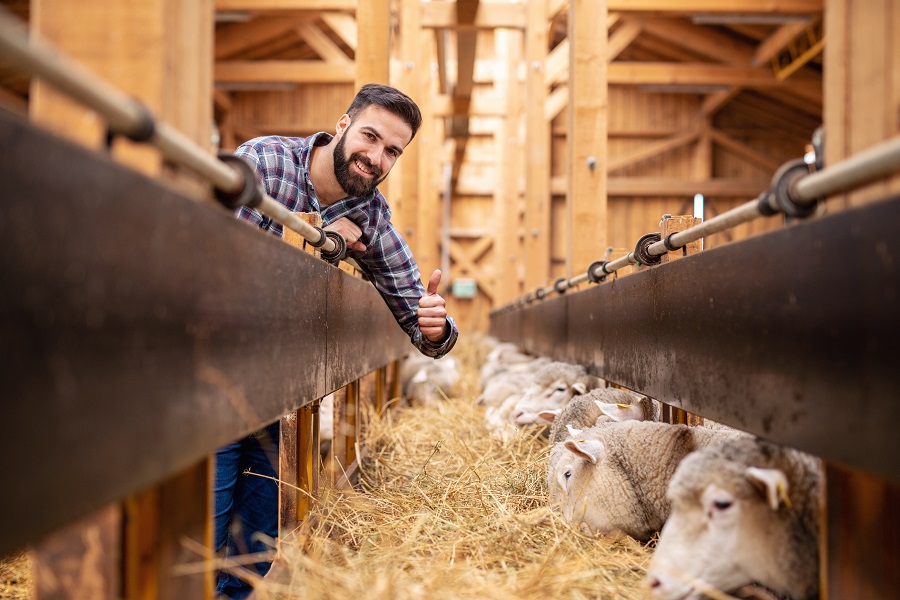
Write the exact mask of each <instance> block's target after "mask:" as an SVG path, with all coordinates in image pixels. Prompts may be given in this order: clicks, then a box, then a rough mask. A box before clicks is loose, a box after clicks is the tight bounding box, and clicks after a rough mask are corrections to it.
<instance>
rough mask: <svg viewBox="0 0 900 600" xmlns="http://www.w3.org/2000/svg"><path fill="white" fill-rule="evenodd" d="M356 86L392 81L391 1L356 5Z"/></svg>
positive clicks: (374, 1)
mask: <svg viewBox="0 0 900 600" xmlns="http://www.w3.org/2000/svg"><path fill="white" fill-rule="evenodd" d="M356 29H357V31H359V32H360V35H359V38H358V42H357V47H356V89H359V88H360V87H361V86H362V85H363V84H366V83H385V84H386V83H388V82H389V81H390V76H391V74H390V64H391V63H390V59H391V55H390V44H391V9H390V2H389V1H388V0H371V1H367V2H360V3H359V4H358V5H357V7H356Z"/></svg>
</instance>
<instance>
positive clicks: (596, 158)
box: [566, 0, 608, 276]
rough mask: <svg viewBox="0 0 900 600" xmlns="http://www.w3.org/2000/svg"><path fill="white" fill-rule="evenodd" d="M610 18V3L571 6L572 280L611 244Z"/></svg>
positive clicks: (590, 0) (576, 0)
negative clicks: (608, 133)
mask: <svg viewBox="0 0 900 600" xmlns="http://www.w3.org/2000/svg"><path fill="white" fill-rule="evenodd" d="M606 20H607V5H606V2H605V1H602V0H601V1H597V0H571V1H570V2H569V51H570V55H569V107H568V111H569V113H568V132H567V149H568V179H569V186H568V198H567V203H568V222H569V227H568V228H567V229H568V232H569V235H568V248H569V251H568V252H567V253H566V254H567V258H568V264H567V268H566V271H567V275H568V276H571V275H572V274H573V273H574V272H576V271H578V272H580V271H581V270H582V269H586V268H587V266H588V265H589V264H591V263H592V262H593V261H594V260H596V259H597V256H599V255H600V254H602V252H603V250H604V249H605V248H606V245H607V243H606V239H607V236H608V233H607V231H606V227H607V217H606V203H607V198H606V183H607V178H606V156H607V151H606V147H607V140H606V129H607V123H606V120H607V112H608V101H607V99H608V91H607V58H606V55H607V49H606V47H607V32H606V26H605V25H604V24H605V23H606Z"/></svg>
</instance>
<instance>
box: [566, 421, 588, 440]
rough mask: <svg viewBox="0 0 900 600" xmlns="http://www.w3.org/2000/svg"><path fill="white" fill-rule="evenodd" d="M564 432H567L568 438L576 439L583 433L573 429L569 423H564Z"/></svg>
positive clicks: (580, 430)
mask: <svg viewBox="0 0 900 600" xmlns="http://www.w3.org/2000/svg"><path fill="white" fill-rule="evenodd" d="M566 431H568V432H569V437H576V436H579V435H581V432H582V431H584V429H575V428H574V427H572V424H571V423H566Z"/></svg>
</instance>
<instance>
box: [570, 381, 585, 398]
mask: <svg viewBox="0 0 900 600" xmlns="http://www.w3.org/2000/svg"><path fill="white" fill-rule="evenodd" d="M572 391H573V392H575V394H574V395H576V396H577V395H580V394H586V393H587V386H586V385H585V384H583V383H581V382H580V381H576V382H575V383H573V384H572Z"/></svg>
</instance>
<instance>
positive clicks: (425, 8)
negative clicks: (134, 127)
mask: <svg viewBox="0 0 900 600" xmlns="http://www.w3.org/2000/svg"><path fill="white" fill-rule="evenodd" d="M477 4H478V10H477V11H476V13H475V15H474V17H473V20H471V21H470V22H461V21H460V20H459V15H458V14H457V8H458V7H457V3H456V2H447V1H445V0H438V1H435V2H423V3H422V27H425V28H431V29H435V28H436V29H442V28H447V29H497V28H507V29H524V28H525V21H526V20H525V3H523V2H478V3H477Z"/></svg>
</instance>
